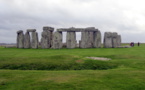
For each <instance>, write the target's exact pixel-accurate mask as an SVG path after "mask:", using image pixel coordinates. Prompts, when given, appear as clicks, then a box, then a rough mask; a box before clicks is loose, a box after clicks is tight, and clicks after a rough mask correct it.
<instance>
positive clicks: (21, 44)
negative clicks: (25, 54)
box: [17, 30, 24, 48]
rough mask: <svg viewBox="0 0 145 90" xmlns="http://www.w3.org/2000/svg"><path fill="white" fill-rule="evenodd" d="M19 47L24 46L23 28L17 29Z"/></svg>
mask: <svg viewBox="0 0 145 90" xmlns="http://www.w3.org/2000/svg"><path fill="white" fill-rule="evenodd" d="M17 48H24V34H23V31H22V30H19V31H17Z"/></svg>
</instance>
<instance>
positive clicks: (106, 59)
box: [86, 57, 111, 61]
mask: <svg viewBox="0 0 145 90" xmlns="http://www.w3.org/2000/svg"><path fill="white" fill-rule="evenodd" d="M86 58H89V59H93V60H101V61H108V60H111V59H110V58H104V57H86Z"/></svg>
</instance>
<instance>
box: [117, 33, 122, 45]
mask: <svg viewBox="0 0 145 90" xmlns="http://www.w3.org/2000/svg"><path fill="white" fill-rule="evenodd" d="M117 46H121V35H118V36H117Z"/></svg>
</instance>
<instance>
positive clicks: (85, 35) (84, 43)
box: [80, 32, 88, 48]
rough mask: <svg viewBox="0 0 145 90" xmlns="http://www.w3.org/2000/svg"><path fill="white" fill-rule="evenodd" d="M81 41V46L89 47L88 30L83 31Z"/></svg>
mask: <svg viewBox="0 0 145 90" xmlns="http://www.w3.org/2000/svg"><path fill="white" fill-rule="evenodd" d="M81 33H82V35H81V42H80V48H87V46H88V44H87V41H88V32H81Z"/></svg>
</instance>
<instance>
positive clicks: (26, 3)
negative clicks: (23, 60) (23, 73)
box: [0, 0, 145, 43]
mask: <svg viewBox="0 0 145 90" xmlns="http://www.w3.org/2000/svg"><path fill="white" fill-rule="evenodd" d="M43 26H52V27H54V28H55V30H56V29H57V28H69V27H76V28H86V27H96V28H98V29H99V30H100V31H101V33H102V38H103V36H104V32H118V34H120V35H121V36H122V42H132V41H134V42H138V41H139V42H145V0H0V43H15V42H16V36H17V35H16V32H17V31H18V30H24V33H25V31H26V29H36V30H37V32H38V34H39V38H41V37H40V36H41V32H42V27H43ZM64 36H65V35H64ZM77 37H78V39H80V33H77Z"/></svg>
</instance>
